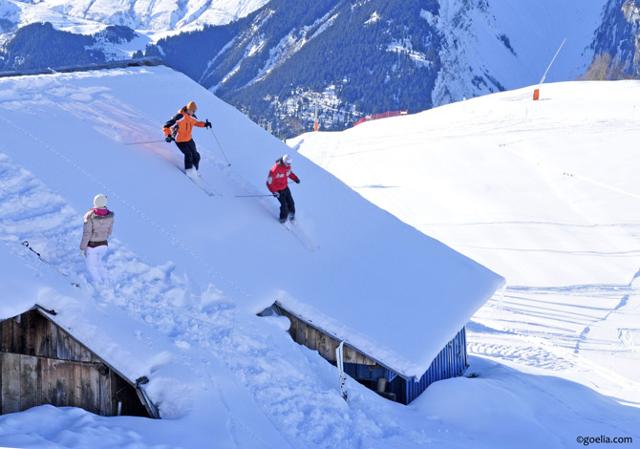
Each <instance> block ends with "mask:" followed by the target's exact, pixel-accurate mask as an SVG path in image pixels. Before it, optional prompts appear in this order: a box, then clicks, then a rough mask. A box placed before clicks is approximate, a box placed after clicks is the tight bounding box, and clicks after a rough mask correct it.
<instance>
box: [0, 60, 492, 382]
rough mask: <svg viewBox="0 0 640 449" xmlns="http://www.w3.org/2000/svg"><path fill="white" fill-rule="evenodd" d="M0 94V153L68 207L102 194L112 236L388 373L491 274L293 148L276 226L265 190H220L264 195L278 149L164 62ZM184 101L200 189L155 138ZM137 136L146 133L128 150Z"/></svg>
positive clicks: (30, 80)
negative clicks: (291, 319) (194, 114)
mask: <svg viewBox="0 0 640 449" xmlns="http://www.w3.org/2000/svg"><path fill="white" fill-rule="evenodd" d="M0 92H1V93H0V101H2V103H1V105H0V111H1V112H2V114H0V123H1V124H2V126H3V127H4V129H6V130H8V131H7V132H6V139H5V142H4V145H3V151H4V152H5V153H7V154H8V155H9V156H10V157H11V158H12V160H14V161H15V162H16V163H17V164H19V165H21V166H23V167H25V168H27V169H28V170H30V171H31V172H32V173H33V174H34V175H35V176H36V177H38V178H39V179H40V180H42V181H43V182H45V183H46V184H47V185H48V186H49V187H50V188H52V189H55V190H56V191H57V192H58V193H59V194H60V195H62V196H63V197H64V198H66V199H67V201H68V202H69V203H70V204H71V205H72V206H73V207H74V208H75V209H77V210H84V209H86V208H87V207H89V206H90V200H91V198H92V197H93V195H94V194H95V193H97V192H98V191H104V192H105V193H106V194H107V195H109V197H110V205H111V207H112V208H113V209H114V210H115V212H116V217H117V222H116V226H115V231H114V232H115V235H116V236H117V238H118V239H119V240H121V241H123V242H125V243H126V244H127V246H129V247H130V248H132V249H133V250H135V251H137V252H144V253H145V255H146V256H147V257H148V258H152V259H155V260H156V261H163V262H164V261H165V260H166V258H167V257H170V258H171V260H173V261H174V262H175V263H176V265H177V266H179V267H181V269H183V270H184V271H185V272H187V273H188V276H189V280H190V282H191V283H194V284H195V285H198V286H200V288H201V289H202V290H205V289H206V288H208V286H209V285H210V284H214V285H215V286H216V288H218V289H220V290H221V291H222V292H224V294H225V295H226V296H228V297H230V298H233V300H235V301H237V302H239V304H241V305H242V306H243V307H244V308H245V309H246V310H248V311H250V312H251V313H255V312H257V311H259V310H260V309H261V308H262V307H266V306H268V305H270V304H272V303H273V302H274V301H276V300H278V301H280V302H281V303H282V304H283V305H285V306H286V307H288V308H290V309H291V311H293V312H294V313H298V314H300V315H303V316H304V317H305V318H307V319H309V320H312V321H313V322H314V323H316V324H317V325H320V326H321V327H323V328H324V329H325V330H327V331H328V332H331V333H333V334H334V335H336V336H337V337H338V338H340V339H344V340H346V341H347V342H349V343H351V344H353V345H355V346H357V347H359V348H360V349H362V350H363V351H365V352H366V353H368V354H369V355H370V356H371V357H374V358H376V359H378V360H379V361H381V362H382V363H385V364H386V365H388V366H390V367H392V368H393V369H395V370H397V371H398V372H400V373H401V374H404V375H407V376H418V375H421V374H422V373H423V372H424V371H425V370H426V368H427V367H428V365H429V364H430V362H431V360H432V359H433V357H434V356H435V355H436V354H437V353H438V352H439V351H440V349H441V348H442V347H443V346H444V344H445V343H446V342H447V341H449V340H450V339H451V338H452V337H453V336H454V335H455V334H456V332H457V331H458V330H459V329H460V328H461V327H462V326H464V325H465V323H466V322H467V320H468V319H469V317H470V316H471V315H472V314H473V313H474V311H475V310H477V309H478V308H479V307H480V306H481V305H482V304H483V303H484V302H485V301H486V300H487V299H488V298H489V297H490V296H491V295H492V294H493V293H494V291H495V290H496V288H498V287H499V286H500V285H501V283H502V278H501V277H500V276H498V275H496V274H494V273H492V272H491V271H489V270H488V269H486V268H484V267H482V266H480V265H478V264H477V263H475V262H473V261H472V260H470V259H468V258H466V257H465V256H463V255H461V254H459V253H456V252H455V251H453V250H451V249H450V248H448V247H447V246H445V245H443V244H442V243H440V242H438V241H436V240H433V239H431V238H429V237H426V236H424V235H423V234H421V233H420V232H418V231H416V230H415V229H413V228H411V227H409V226H407V225H405V224H403V223H402V222H400V221H399V220H397V219H396V218H395V217H393V216H391V215H390V214H388V213H386V212H384V211H382V210H380V209H378V208H377V207H376V206H374V205H372V204H371V203H369V202H367V201H365V200H364V199H362V197H360V195H358V194H357V193H355V192H354V191H352V190H351V189H349V188H348V187H347V186H345V185H344V184H342V183H341V182H339V181H338V180H337V179H336V178H334V177H333V176H332V175H330V174H328V173H327V172H325V171H324V170H322V169H320V168H318V167H317V166H315V165H314V164H313V163H311V162H309V161H307V160H306V159H305V158H303V157H294V159H295V160H294V166H293V169H294V171H295V172H296V173H297V174H298V175H299V176H300V177H301V179H302V183H301V184H300V185H293V186H292V191H293V195H294V197H295V199H296V204H297V209H298V213H297V218H298V220H297V223H296V224H295V225H292V227H291V229H287V228H285V227H284V226H282V225H281V224H279V223H278V222H277V220H276V215H277V202H276V200H275V199H273V198H271V197H269V198H238V197H236V196H237V195H247V194H265V193H268V192H267V190H266V187H265V185H264V182H265V179H266V174H267V171H268V169H269V168H270V167H271V166H272V165H273V163H274V161H275V159H276V158H277V157H279V156H280V155H281V154H282V153H283V152H285V151H287V150H288V148H287V147H286V146H285V145H283V144H282V143H281V142H279V141H278V140H277V139H275V138H274V137H272V136H271V135H269V134H268V133H266V132H265V131H264V130H262V129H261V128H259V127H258V126H257V125H255V124H253V123H252V122H250V121H249V120H248V119H247V118H246V117H244V116H243V115H242V114H241V113H239V112H238V111H236V110H235V109H233V108H232V107H230V106H229V105H227V104H225V103H224V102H222V101H220V100H219V99H217V98H216V97H214V96H212V95H211V94H210V93H209V92H208V91H206V90H205V89H203V88H202V87H200V86H199V85H197V84H196V83H194V82H193V81H191V80H189V79H188V78H187V77H185V76H183V75H181V74H178V73H176V72H174V71H172V70H170V69H167V68H164V67H158V68H135V69H126V70H125V69H123V70H112V71H102V72H87V73H78V74H58V75H44V76H37V77H23V78H14V79H6V80H0ZM191 99H193V100H195V101H196V102H197V103H198V105H199V111H198V112H199V115H200V117H201V118H209V119H210V120H211V121H212V122H213V124H214V128H213V130H214V131H215V136H214V134H213V133H210V132H209V131H207V130H204V129H195V130H194V137H195V140H196V142H197V144H198V148H199V149H200V151H201V153H202V154H203V162H202V163H201V173H202V176H203V179H204V181H205V182H206V183H207V184H208V185H209V188H210V190H215V191H216V192H217V193H218V196H216V197H210V196H208V195H206V194H205V193H204V192H203V191H202V190H200V189H199V188H198V187H197V186H195V185H194V184H193V183H192V182H191V181H189V180H188V179H187V178H186V177H185V176H184V175H183V174H182V173H181V172H180V170H179V167H181V165H182V161H181V155H180V154H179V153H178V151H177V149H176V148H175V146H174V145H173V144H166V143H165V142H163V141H162V140H161V137H162V135H161V126H162V124H163V123H164V122H165V121H166V120H167V119H168V118H169V117H170V116H172V115H173V114H174V113H175V111H176V110H177V109H178V107H179V106H181V105H182V104H184V103H186V102H187V101H189V100H191ZM216 138H217V139H218V141H219V142H220V144H221V145H222V147H223V149H224V152H225V153H226V155H227V157H228V158H229V160H230V162H231V164H232V165H231V167H228V166H227V164H226V161H225V160H224V157H223V156H222V153H221V151H220V149H219V148H218V146H217V142H216ZM149 140H159V142H157V143H150V144H140V145H137V144H134V143H136V142H143V141H149ZM61 174H64V175H63V176H61ZM78 220H80V217H78Z"/></svg>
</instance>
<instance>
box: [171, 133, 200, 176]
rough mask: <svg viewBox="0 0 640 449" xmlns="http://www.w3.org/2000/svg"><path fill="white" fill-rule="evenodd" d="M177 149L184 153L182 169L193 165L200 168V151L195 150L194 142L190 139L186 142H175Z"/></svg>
mask: <svg viewBox="0 0 640 449" xmlns="http://www.w3.org/2000/svg"><path fill="white" fill-rule="evenodd" d="M176 145H178V149H179V150H180V151H182V154H184V169H185V170H189V169H190V168H193V167H195V168H196V170H199V169H200V168H199V167H200V153H198V150H196V143H195V142H194V141H193V139H191V140H190V141H188V142H176Z"/></svg>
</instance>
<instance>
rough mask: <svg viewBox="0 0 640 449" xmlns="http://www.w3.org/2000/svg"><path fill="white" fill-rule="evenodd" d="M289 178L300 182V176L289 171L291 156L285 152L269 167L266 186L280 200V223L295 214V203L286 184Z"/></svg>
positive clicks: (291, 218)
mask: <svg viewBox="0 0 640 449" xmlns="http://www.w3.org/2000/svg"><path fill="white" fill-rule="evenodd" d="M289 179H291V180H292V181H293V182H295V183H296V184H300V178H298V177H297V176H296V175H295V173H293V172H292V171H291V158H290V157H289V156H288V155H286V154H285V155H284V156H282V157H281V158H280V159H278V160H277V161H276V163H275V164H274V165H273V167H271V170H269V177H268V178H267V188H268V189H269V191H270V192H271V193H272V194H273V196H275V197H276V198H278V201H280V223H284V222H285V221H287V218H289V219H290V220H294V219H295V216H296V205H295V203H294V202H293V197H292V196H291V191H290V190H289V186H288V184H289Z"/></svg>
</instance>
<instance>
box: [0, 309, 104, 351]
mask: <svg viewBox="0 0 640 449" xmlns="http://www.w3.org/2000/svg"><path fill="white" fill-rule="evenodd" d="M0 352H12V353H15V354H25V355H33V356H39V357H50V358H54V359H61V360H74V361H78V362H101V360H100V358H98V357H97V356H96V355H95V354H93V353H92V352H91V351H90V350H89V349H88V348H87V347H86V346H84V345H83V344H82V343H80V342H79V341H77V340H76V339H75V338H73V337H72V336H71V335H70V334H69V333H68V332H66V331H65V330H64V329H61V328H60V327H59V326H58V325H56V324H55V323H54V322H52V321H51V320H49V319H47V318H45V317H44V316H43V315H42V314H41V313H40V312H38V311H37V310H30V311H29V312H25V313H23V314H22V315H19V316H18V317H16V318H11V319H8V320H4V321H2V322H0Z"/></svg>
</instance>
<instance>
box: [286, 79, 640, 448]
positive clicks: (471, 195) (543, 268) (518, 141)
mask: <svg viewBox="0 0 640 449" xmlns="http://www.w3.org/2000/svg"><path fill="white" fill-rule="evenodd" d="M533 89H534V87H531V88H525V89H520V90H516V91H511V92H505V93H500V94H495V95H490V96H486V97H481V98H477V99H473V100H468V101H465V102H460V103H456V104H451V105H448V106H444V107H440V108H437V109H433V110H430V111H425V112H422V113H419V114H415V115H410V116H406V117H399V118H389V119H384V120H378V121H372V122H369V123H365V124H363V125H359V126H357V127H355V128H353V129H349V130H346V131H343V132H338V133H328V132H318V133H308V134H304V135H302V136H300V137H298V138H296V139H291V140H289V141H288V144H289V145H291V146H292V147H294V148H296V149H298V151H299V152H300V153H301V154H303V155H304V156H306V157H308V158H310V159H311V160H313V161H314V162H316V163H317V164H318V165H320V166H321V167H324V168H326V169H327V170H328V171H330V172H331V173H333V174H335V175H336V176H337V177H338V178H340V179H341V180H343V181H344V182H345V183H347V184H348V185H350V186H351V187H352V188H353V189H354V190H356V191H357V192H359V193H360V194H361V195H362V196H363V197H365V198H366V199H368V200H370V201H371V202H373V203H374V204H377V205H378V206H380V207H382V208H383V209H385V210H387V211H389V212H390V213H393V214H394V215H395V216H397V217H398V218H400V219H401V220H403V221H404V222H406V223H408V224H410V225H412V226H414V227H415V228H416V229H419V230H421V231H422V232H424V233H425V234H428V235H430V236H433V237H435V238H437V239H439V240H440V241H442V242H444V243H446V244H448V245H450V246H451V247H452V248H454V249H457V250H459V251H461V252H463V253H464V254H467V255H469V256H470V257H472V258H473V259H474V260H477V261H479V262H481V263H482V264H484V265H485V266H487V267H489V268H491V269H493V270H495V271H497V272H499V273H501V274H502V275H504V276H505V278H506V279H507V285H506V288H505V289H504V292H503V294H498V295H496V296H495V297H494V298H493V299H492V300H491V301H490V302H489V303H488V304H487V305H486V306H485V307H483V308H482V309H481V310H480V311H479V312H478V313H477V314H476V315H475V316H474V318H473V321H472V323H471V325H470V326H469V327H468V330H469V331H470V332H469V334H468V335H469V341H470V351H471V353H472V354H476V355H478V356H482V357H483V358H485V359H490V360H493V361H497V362H500V363H503V364H505V365H507V366H509V367H511V368H514V369H517V370H520V371H522V372H528V373H538V374H543V375H547V376H557V378H559V379H560V378H561V379H565V380H567V381H569V380H570V381H575V382H579V383H580V384H582V385H584V386H585V387H587V388H590V389H592V390H593V391H595V392H598V393H600V394H604V395H606V396H609V397H610V398H611V399H612V400H614V401H616V402H618V403H619V404H620V405H619V407H620V408H621V409H622V408H625V407H626V406H631V407H639V406H640V384H639V383H638V380H639V377H638V372H639V370H640V282H639V279H638V278H639V277H640V275H639V273H640V207H639V206H640V181H639V180H638V176H637V173H638V170H640V159H638V157H637V142H638V139H639V138H640V127H638V121H639V120H640V109H639V108H638V106H637V104H636V102H635V101H634V100H633V99H634V98H635V97H636V96H637V95H638V93H640V83H638V82H637V81H619V82H565V83H555V84H550V85H544V86H543V87H542V89H541V99H540V101H539V102H534V101H532V94H533ZM552 397H553V395H552ZM552 397H550V399H551V403H556V399H558V398H552ZM573 406H574V407H576V409H578V408H579V409H581V410H584V408H583V407H584V406H585V405H584V404H582V403H580V401H578V400H576V401H573ZM633 413H634V414H635V424H634V426H633V427H626V428H625V427H624V426H620V425H619V423H616V422H615V420H613V419H609V417H607V416H606V415H601V416H600V417H599V419H598V420H595V419H594V420H593V421H591V420H590V419H588V418H587V417H582V418H580V419H579V420H580V422H581V424H582V426H583V428H590V429H593V430H597V429H600V428H602V427H603V426H606V425H616V426H617V427H618V433H622V434H626V433H629V434H634V433H635V434H636V435H637V433H638V432H637V428H638V424H639V423H640V415H639V413H638V409H637V408H636V410H635V411H634V412H633ZM605 423H609V424H605ZM634 428H635V429H636V430H634ZM571 433H572V431H570V430H567V431H566V432H562V433H561V434H559V435H568V434H571ZM559 435H555V436H556V437H557V436H559ZM553 444H554V443H552V442H551V441H549V442H547V444H546V445H545V446H553ZM565 444H566V445H567V446H571V444H572V443H571V441H570V439H569V438H567V439H566V443H565ZM634 444H640V443H638V442H637V438H635V441H634ZM518 447H520V446H518Z"/></svg>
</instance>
